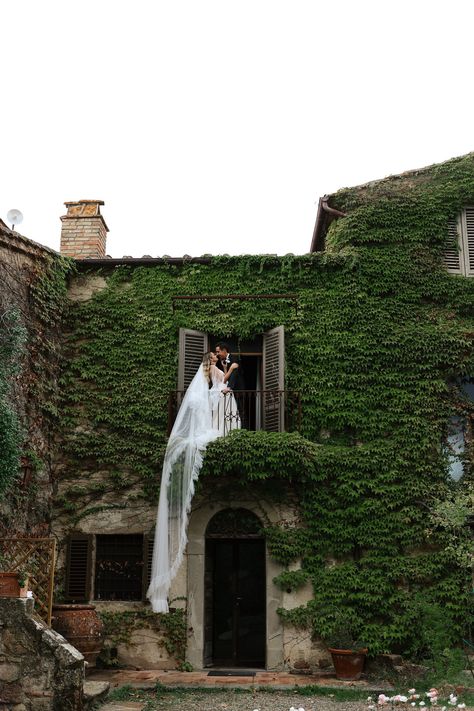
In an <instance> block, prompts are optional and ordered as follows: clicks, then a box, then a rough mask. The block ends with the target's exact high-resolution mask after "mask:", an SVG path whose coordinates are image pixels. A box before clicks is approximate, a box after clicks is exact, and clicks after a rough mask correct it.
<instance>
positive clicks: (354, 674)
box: [328, 647, 368, 681]
mask: <svg viewBox="0 0 474 711" xmlns="http://www.w3.org/2000/svg"><path fill="white" fill-rule="evenodd" d="M328 650H329V651H330V652H331V657H332V663H333V664H334V669H335V670H336V676H337V678H338V679H345V680H346V681H355V680H357V679H360V675H361V674H362V672H363V670H364V662H365V657H366V654H367V651H368V650H367V649H358V650H357V651H356V652H353V651H352V650H350V649H332V648H331V647H328Z"/></svg>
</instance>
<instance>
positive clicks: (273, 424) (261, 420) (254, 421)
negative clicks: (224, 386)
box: [172, 326, 299, 432]
mask: <svg viewBox="0 0 474 711" xmlns="http://www.w3.org/2000/svg"><path fill="white" fill-rule="evenodd" d="M219 340H221V339H219V338H217V337H215V336H210V335H209V334H207V333H202V332H201V331H193V330H191V329H187V328H181V329H180V331H179V366H178V397H177V406H179V404H180V402H181V398H182V395H183V392H184V391H185V390H186V388H187V387H188V386H189V384H190V382H191V380H192V379H193V378H194V376H195V374H196V371H197V370H198V368H199V366H200V364H201V362H202V356H203V354H204V353H205V352H206V351H208V350H209V348H210V347H211V346H213V344H214V343H216V342H218V341H219ZM222 340H224V341H227V340H229V342H230V345H231V349H232V351H233V352H234V353H239V355H240V362H241V365H242V370H243V380H244V382H245V386H244V387H245V389H242V390H239V391H236V392H235V393H234V395H235V397H236V400H237V405H238V408H239V412H240V415H241V420H242V422H243V423H244V424H243V425H242V426H243V427H245V429H252V430H259V429H263V430H266V431H267V432H282V431H284V430H285V429H290V419H291V421H292V420H295V421H296V416H297V412H298V406H299V402H298V403H296V401H295V399H294V394H293V393H288V392H286V391H285V378H284V375H285V331H284V327H283V326H277V327H276V328H272V329H270V330H269V331H267V332H265V333H263V334H261V335H260V336H259V337H257V338H256V339H254V341H248V342H241V341H237V340H236V339H233V338H230V339H227V338H224V339H222ZM237 344H238V346H237V347H236V348H235V350H234V346H236V345H237ZM172 420H173V421H174V415H173V417H172ZM293 428H294V427H291V429H293Z"/></svg>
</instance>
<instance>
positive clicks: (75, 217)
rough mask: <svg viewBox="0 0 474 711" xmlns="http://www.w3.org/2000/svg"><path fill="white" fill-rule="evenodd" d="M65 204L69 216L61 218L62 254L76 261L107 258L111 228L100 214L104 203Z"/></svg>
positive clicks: (95, 201) (93, 201)
mask: <svg viewBox="0 0 474 711" xmlns="http://www.w3.org/2000/svg"><path fill="white" fill-rule="evenodd" d="M64 204H65V205H66V207H67V215H63V216H62V217H61V222H62V226H61V247H60V252H61V254H64V256H65V257H74V258H75V259H87V258H88V257H89V258H91V257H92V258H94V257H95V258H100V257H105V243H106V240H107V232H108V231H109V228H108V227H107V225H106V224H105V220H104V218H103V217H102V215H101V214H100V206H101V205H103V204H104V203H103V201H102V200H79V201H78V202H65V203H64Z"/></svg>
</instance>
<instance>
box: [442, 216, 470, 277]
mask: <svg viewBox="0 0 474 711" xmlns="http://www.w3.org/2000/svg"><path fill="white" fill-rule="evenodd" d="M444 263H445V265H446V267H447V269H448V272H450V273H451V274H463V275H464V276H474V207H465V208H464V209H463V210H461V213H460V214H459V215H458V217H457V218H453V219H452V220H450V221H449V237H448V244H447V246H446V248H445V250H444Z"/></svg>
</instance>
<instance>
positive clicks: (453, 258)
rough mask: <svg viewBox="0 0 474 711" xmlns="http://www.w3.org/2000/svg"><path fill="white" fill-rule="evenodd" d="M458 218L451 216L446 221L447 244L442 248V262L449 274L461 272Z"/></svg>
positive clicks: (460, 242) (460, 243)
mask: <svg viewBox="0 0 474 711" xmlns="http://www.w3.org/2000/svg"><path fill="white" fill-rule="evenodd" d="M458 225H459V223H458V220H457V219H456V218H455V217H453V218H452V219H451V220H449V223H448V244H447V246H446V247H445V249H444V255H443V259H444V263H445V265H446V268H447V270H448V272H450V273H451V274H462V258H463V254H462V251H461V248H462V240H461V239H460V234H459V227H458Z"/></svg>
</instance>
